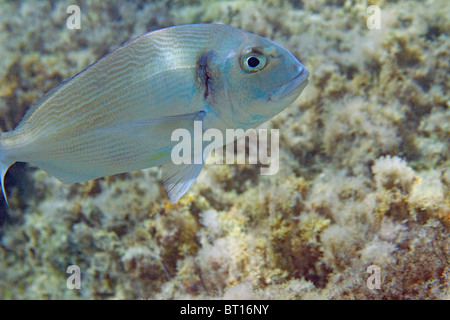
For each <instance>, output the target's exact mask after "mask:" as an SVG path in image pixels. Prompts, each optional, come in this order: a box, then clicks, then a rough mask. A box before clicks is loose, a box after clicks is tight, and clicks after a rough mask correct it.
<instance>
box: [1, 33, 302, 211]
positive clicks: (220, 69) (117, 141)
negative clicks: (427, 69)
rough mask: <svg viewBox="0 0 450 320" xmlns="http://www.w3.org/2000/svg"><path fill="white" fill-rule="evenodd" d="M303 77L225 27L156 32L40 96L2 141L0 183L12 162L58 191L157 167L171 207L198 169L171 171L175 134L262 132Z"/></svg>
mask: <svg viewBox="0 0 450 320" xmlns="http://www.w3.org/2000/svg"><path fill="white" fill-rule="evenodd" d="M307 77H308V71H307V70H306V68H305V67H304V66H303V65H302V64H301V63H300V62H299V61H298V60H297V59H296V58H295V57H294V56H293V55H292V54H291V53H289V52H288V51H287V50H286V49H284V48H282V47H281V46H279V45H277V44H275V43H273V42H271V41H270V40H268V39H265V38H263V37H260V36H258V35H254V34H251V33H248V32H246V31H243V30H241V29H237V28H234V27H230V26H227V25H216V24H194V25H183V26H176V27H171V28H166V29H161V30H158V31H154V32H151V33H148V34H146V35H143V36H141V37H138V38H136V39H134V40H132V41H130V42H129V43H126V44H125V45H123V46H122V47H120V48H118V49H116V50H115V51H113V52H112V53H110V54H108V55H107V56H105V57H103V58H102V59H100V60H99V61H97V62H96V63H94V64H93V65H91V66H90V67H89V68H87V69H86V70H84V71H82V72H81V73H79V74H77V75H76V76H75V77H73V78H72V79H70V80H69V81H66V82H64V83H63V84H61V85H59V86H58V87H56V88H55V89H53V90H52V91H51V92H49V93H48V94H46V95H45V96H44V97H43V98H42V100H41V101H40V102H39V103H38V104H37V105H35V106H34V107H32V108H31V109H30V110H29V111H28V113H27V114H26V115H25V116H24V118H23V119H22V121H21V122H20V124H19V125H18V126H17V127H16V128H15V129H14V130H13V131H11V132H6V133H2V134H1V136H0V168H1V171H2V172H1V173H2V189H3V193H4V194H5V191H4V185H3V178H4V175H5V173H6V171H7V170H8V168H9V167H10V166H11V165H12V164H13V163H14V162H17V161H20V162H29V163H30V164H32V165H34V166H37V167H39V168H41V169H43V170H45V171H46V172H48V173H49V174H51V175H53V176H55V177H56V178H58V179H59V180H61V181H62V182H64V183H75V182H81V181H87V180H91V179H95V178H99V177H103V176H108V175H112V174H117V173H122V172H128V171H132V170H137V169H143V168H148V167H152V166H156V165H162V166H163V179H164V183H165V186H166V189H167V191H168V193H169V197H170V200H171V201H172V202H175V201H176V200H177V199H178V198H179V197H181V196H182V195H183V194H184V193H185V192H186V191H187V189H188V188H189V187H190V185H191V184H192V183H193V181H194V180H195V178H196V177H197V175H198V173H199V172H200V170H201V167H202V165H198V164H197V165H196V164H192V165H184V164H182V165H175V164H173V163H172V161H171V158H170V155H171V149H172V148H173V146H174V142H173V141H171V134H172V132H173V131H174V130H175V129H178V128H186V129H188V130H189V131H192V128H193V123H194V121H195V120H201V121H202V124H203V129H204V130H206V129H208V128H218V129H220V130H225V129H227V128H230V129H234V128H243V129H247V128H250V127H255V126H258V125H259V124H261V123H263V122H265V121H266V120H268V119H270V118H271V117H273V116H274V115H276V114H277V113H279V112H280V111H281V110H283V109H284V108H286V107H287V106H288V105H289V104H291V103H292V102H293V101H294V100H295V99H296V98H297V96H298V95H299V94H300V93H301V91H302V89H303V88H304V87H305V85H306V83H307Z"/></svg>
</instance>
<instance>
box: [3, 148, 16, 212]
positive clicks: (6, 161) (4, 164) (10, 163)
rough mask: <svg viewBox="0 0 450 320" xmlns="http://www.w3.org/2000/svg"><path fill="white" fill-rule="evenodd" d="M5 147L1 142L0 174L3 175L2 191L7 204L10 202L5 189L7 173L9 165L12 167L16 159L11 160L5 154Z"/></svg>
mask: <svg viewBox="0 0 450 320" xmlns="http://www.w3.org/2000/svg"><path fill="white" fill-rule="evenodd" d="M5 151H6V150H5V149H4V148H3V147H2V146H1V144H0V174H1V175H2V176H1V178H2V192H3V197H4V198H5V201H6V204H8V198H7V197H6V191H5V175H6V172H8V169H9V167H11V166H12V165H13V164H14V162H15V161H10V160H9V159H8V158H7V157H6V155H5Z"/></svg>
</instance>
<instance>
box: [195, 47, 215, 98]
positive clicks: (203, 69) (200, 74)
mask: <svg viewBox="0 0 450 320" xmlns="http://www.w3.org/2000/svg"><path fill="white" fill-rule="evenodd" d="M212 56H213V52H212V51H209V52H207V53H205V54H203V55H201V56H200V58H198V60H197V81H198V82H199V83H200V84H202V85H203V86H204V87H205V92H204V93H203V97H204V98H205V99H206V98H207V97H208V96H209V94H210V93H211V82H212V73H211V70H210V68H209V61H210V59H211V57H212Z"/></svg>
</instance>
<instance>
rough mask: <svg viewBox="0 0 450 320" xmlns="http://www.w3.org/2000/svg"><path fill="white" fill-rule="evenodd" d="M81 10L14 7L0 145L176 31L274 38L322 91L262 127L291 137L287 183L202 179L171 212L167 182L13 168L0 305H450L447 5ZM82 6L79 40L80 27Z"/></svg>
mask: <svg viewBox="0 0 450 320" xmlns="http://www.w3.org/2000/svg"><path fill="white" fill-rule="evenodd" d="M75 2H76V1H35V0H32V1H31V0H23V1H3V2H0V129H1V130H2V131H10V130H12V129H13V128H14V127H15V126H16V125H17V124H18V122H19V121H20V120H21V118H22V117H23V115H24V113H25V112H26V110H27V109H28V108H29V107H30V106H32V105H33V104H35V103H36V102H37V101H38V100H39V98H40V97H42V96H43V94H44V93H45V92H47V91H49V90H50V89H52V88H53V87H55V86H56V85H57V84H58V83H60V82H61V81H62V80H64V79H68V78H70V77H72V76H73V75H75V74H76V73H78V72H79V71H81V70H83V69H84V68H86V67H87V66H89V65H90V64H91V63H93V62H95V61H96V60H98V59H99V58H101V57H102V56H104V55H105V54H106V53H108V52H110V51H112V50H113V49H115V48H117V47H118V46H120V45H121V44H123V43H124V42H126V41H128V40H130V39H132V38H134V37H136V36H139V35H141V34H144V33H146V32H148V31H151V30H155V29H160V28H163V27H168V26H172V25H179V24H187V23H200V22H214V23H225V24H229V25H232V26H235V27H239V28H242V29H244V30H247V31H250V32H253V33H257V34H259V35H262V36H264V37H267V38H269V39H272V40H274V41H276V42H277V43H279V44H281V45H283V46H284V47H286V48H287V49H289V50H290V51H291V52H293V53H294V54H295V55H296V56H297V57H298V58H299V59H300V61H301V62H302V63H303V64H304V65H305V66H306V67H307V68H308V70H309V71H310V73H311V76H310V78H309V79H310V83H309V85H308V86H307V87H306V89H305V90H304V92H303V93H302V95H301V96H300V97H299V98H298V99H297V101H296V102H295V103H294V104H293V105H291V106H290V107H288V108H287V109H286V110H284V111H283V112H281V113H280V114H279V115H278V116H276V117H275V118H273V119H272V120H270V121H268V122H267V123H265V124H264V125H263V127H264V128H268V129H270V128H276V129H279V133H280V164H279V166H280V170H279V171H278V173H277V174H276V175H272V176H270V175H269V176H263V175H260V168H259V167H258V166H257V165H250V164H248V165H206V166H205V168H204V169H203V170H202V172H201V173H200V175H199V178H198V179H197V181H196V182H195V183H194V184H193V186H192V187H191V189H190V190H189V191H188V193H187V194H186V195H185V196H183V197H182V198H181V199H180V200H179V201H178V202H177V203H176V204H175V205H171V204H170V202H169V199H168V197H167V194H166V192H165V190H164V187H163V183H162V181H161V174H160V170H159V168H151V169H146V170H142V171H136V172H131V173H126V174H120V175H116V176H110V177H106V178H102V179H98V180H95V181H90V182H86V183H78V184H74V185H69V186H67V185H63V184H62V183H60V182H59V181H57V180H56V179H55V178H53V177H51V176H49V175H47V174H46V173H45V172H43V171H41V170H39V169H36V168H32V167H28V166H27V165H25V164H20V163H18V164H15V165H14V166H13V167H11V169H10V170H9V172H8V174H7V176H6V179H5V183H6V189H7V192H8V200H9V206H6V204H5V203H4V202H2V203H0V206H1V207H0V298H1V299H35V298H37V299H140V298H143V299H182V298H188V299H205V298H206V299H210V298H212V299H217V298H219V299H221V298H224V299H449V298H450V264H449V262H450V237H449V232H450V158H449V152H450V150H449V148H450V110H449V104H450V102H449V101H450V96H449V84H450V79H449V77H450V76H449V70H450V57H449V50H450V41H449V39H448V33H449V30H450V19H449V17H450V6H449V4H448V1H446V0H435V1H430V0H428V1H350V0H348V1H344V0H328V1H326V0H319V1H314V0H305V1H297V0H290V1H282V0H265V1H263V0H260V1H258V0H255V1H194V0H191V1H102V0H91V1H78V3H75ZM73 4H76V5H78V6H79V7H80V9H81V29H79V30H71V29H68V28H67V27H66V22H67V19H68V17H69V16H70V14H68V13H67V11H66V10H67V7H68V6H69V5H73ZM370 5H377V6H378V7H379V9H380V10H381V11H380V17H381V25H380V26H381V28H369V26H368V19H370V17H371V16H372V14H373V13H372V12H368V10H367V9H368V7H369V6H370ZM70 265H77V266H79V268H80V271H81V289H79V290H77V289H69V288H68V287H67V279H68V277H69V276H70V273H67V268H68V267H69V266H70ZM370 266H375V267H370ZM373 268H375V269H376V270H378V271H379V273H378V274H377V275H378V276H379V283H378V284H379V286H378V287H379V288H373V287H371V286H370V283H372V282H371V281H372V280H371V279H372V278H370V277H371V276H373V275H374V274H373V271H371V270H374V269H373Z"/></svg>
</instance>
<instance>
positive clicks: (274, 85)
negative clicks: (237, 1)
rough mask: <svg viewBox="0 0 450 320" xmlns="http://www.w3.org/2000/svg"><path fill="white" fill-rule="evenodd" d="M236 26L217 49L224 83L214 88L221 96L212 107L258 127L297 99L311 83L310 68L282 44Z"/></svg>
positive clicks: (232, 120) (239, 122) (229, 119)
mask: <svg viewBox="0 0 450 320" xmlns="http://www.w3.org/2000/svg"><path fill="white" fill-rule="evenodd" d="M237 30H238V31H236V32H234V34H233V35H232V36H229V37H227V38H224V39H222V41H221V42H220V44H219V48H220V49H219V50H218V51H216V53H215V54H216V55H217V58H216V59H215V61H216V63H218V64H220V67H219V69H220V70H221V73H222V74H221V76H220V78H221V82H223V83H222V84H221V85H220V86H218V89H219V90H217V92H214V91H212V92H213V94H214V93H217V96H220V98H221V99H218V100H217V101H215V103H211V107H212V108H213V109H214V110H215V111H216V112H217V113H218V114H219V116H220V118H222V120H224V121H225V122H227V123H229V124H232V125H234V126H238V127H255V126H258V125H259V124H261V123H263V122H265V121H267V120H268V119H270V118H272V117H273V116H275V115H276V114H278V113H279V112H281V111H282V110H283V109H285V108H286V107H288V106H289V105H290V104H292V102H294V100H295V99H296V98H297V97H298V96H299V95H300V93H301V92H302V90H303V89H304V88H305V86H306V85H307V84H308V76H309V72H308V70H307V69H306V67H305V66H304V65H303V64H302V63H301V62H300V61H299V60H298V59H297V58H296V57H295V56H294V55H293V54H292V53H290V52H289V51H288V50H287V49H285V48H283V47H282V46H280V45H278V44H276V43H274V42H272V41H271V40H269V39H266V38H264V37H261V36H258V35H255V34H252V33H248V32H245V31H243V30H240V29H237ZM212 83H213V84H214V82H212ZM218 92H221V94H219V93H218Z"/></svg>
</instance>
